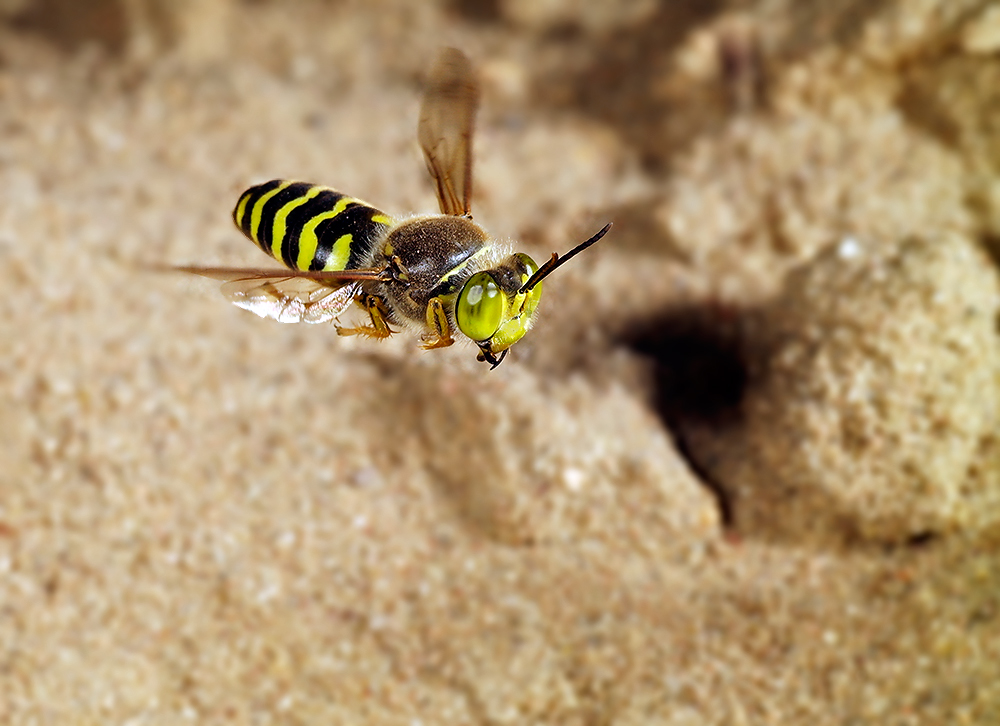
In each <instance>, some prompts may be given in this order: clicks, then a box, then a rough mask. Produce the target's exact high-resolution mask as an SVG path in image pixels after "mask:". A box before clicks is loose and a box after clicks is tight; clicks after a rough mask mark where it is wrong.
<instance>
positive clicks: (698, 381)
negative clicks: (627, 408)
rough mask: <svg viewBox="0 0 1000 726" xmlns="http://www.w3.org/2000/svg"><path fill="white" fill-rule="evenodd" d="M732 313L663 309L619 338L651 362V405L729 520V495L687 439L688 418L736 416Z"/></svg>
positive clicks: (737, 357)
mask: <svg viewBox="0 0 1000 726" xmlns="http://www.w3.org/2000/svg"><path fill="white" fill-rule="evenodd" d="M737 330H738V329H737V321H736V316H735V315H733V314H732V311H727V310H724V309H722V308H718V307H711V306H705V307H703V308H688V309H682V310H673V311H668V312H664V313H662V314H660V315H658V316H654V317H651V318H647V319H645V320H642V321H639V322H637V323H634V324H632V325H630V326H629V327H628V328H627V329H626V332H625V333H624V335H623V336H622V342H623V343H624V344H625V345H627V346H628V347H629V348H631V349H632V350H634V351H635V352H636V353H638V354H640V355H642V356H645V357H647V358H649V359H650V360H651V361H652V363H653V381H654V405H655V407H656V410H657V412H658V413H659V415H660V417H661V418H662V419H663V422H664V424H665V425H666V426H667V427H668V428H669V429H670V431H671V433H672V434H673V436H674V440H675V441H676V442H677V447H678V450H679V451H680V452H681V454H682V455H683V456H684V458H685V459H686V460H687V462H688V465H689V466H690V467H691V469H692V470H693V471H694V472H695V474H697V475H698V477H699V478H700V479H701V481H702V482H704V483H705V484H706V486H708V488H709V489H711V490H712V492H713V493H714V494H715V496H716V497H717V499H718V500H719V508H720V511H721V514H722V522H723V524H724V525H726V526H728V525H729V524H730V523H731V522H732V511H731V504H730V502H729V498H728V496H727V494H726V493H725V491H724V490H723V488H722V487H721V486H720V485H719V483H718V482H715V481H714V480H713V479H712V477H711V476H709V475H708V472H707V469H706V467H704V466H702V464H701V462H699V460H698V458H697V457H696V456H694V455H693V454H692V451H691V449H690V447H689V445H688V442H687V440H686V436H685V431H686V428H687V426H686V425H687V424H697V425H699V426H706V425H707V426H712V425H720V426H721V425H724V424H726V423H730V422H732V421H734V420H735V419H736V417H737V416H739V409H740V402H741V400H742V398H743V391H744V389H745V387H746V383H747V371H746V364H745V361H744V359H743V356H742V355H741V352H740V344H739V337H738V332H737Z"/></svg>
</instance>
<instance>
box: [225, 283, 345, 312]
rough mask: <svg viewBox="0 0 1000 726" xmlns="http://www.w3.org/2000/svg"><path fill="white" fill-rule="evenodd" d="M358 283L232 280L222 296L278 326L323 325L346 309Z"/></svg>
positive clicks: (226, 285) (227, 284)
mask: <svg viewBox="0 0 1000 726" xmlns="http://www.w3.org/2000/svg"><path fill="white" fill-rule="evenodd" d="M358 284H359V283H357V282H349V283H347V284H346V285H342V286H341V287H330V286H329V285H326V284H324V283H322V282H319V281H318V280H311V279H309V278H306V277H287V278H285V279H283V280H258V279H250V280H232V281H230V282H227V283H225V284H224V285H223V286H222V288H221V289H222V294H223V295H225V296H226V297H227V298H228V299H229V301H230V302H231V303H233V305H236V306H238V307H241V308H243V309H244V310H249V311H250V312H252V313H253V314H254V315H259V316H260V317H262V318H271V319H272V320H277V321H278V322H279V323H325V322H328V321H330V320H333V319H335V318H337V317H338V316H339V315H340V314H341V313H342V312H344V310H346V309H347V308H348V307H349V306H350V304H351V302H352V301H353V300H354V296H355V295H356V294H357V292H358Z"/></svg>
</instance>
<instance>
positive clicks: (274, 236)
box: [271, 186, 325, 270]
mask: <svg viewBox="0 0 1000 726" xmlns="http://www.w3.org/2000/svg"><path fill="white" fill-rule="evenodd" d="M324 190H325V187H319V186H314V187H312V188H311V189H310V190H309V191H307V192H306V193H305V194H303V195H302V196H301V197H298V198H297V199H293V200H292V201H290V202H288V204H286V205H285V206H283V207H282V208H281V209H279V210H278V211H277V213H276V214H275V215H274V224H273V226H272V228H271V255H272V256H273V257H274V259H276V260H280V259H283V258H284V255H283V254H282V245H284V244H285V232H286V231H287V222H288V215H289V214H291V212H292V210H293V209H295V208H296V207H301V206H302V205H303V204H305V203H306V202H308V201H309V200H310V199H313V198H314V197H316V196H317V195H318V194H319V193H320V192H322V191H324ZM299 244H300V245H301V238H300V243H299ZM300 250H301V247H300ZM301 258H302V255H301V253H300V254H299V259H301ZM299 269H306V270H307V269H309V268H308V267H304V268H303V267H300V268H299Z"/></svg>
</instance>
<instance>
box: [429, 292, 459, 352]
mask: <svg viewBox="0 0 1000 726" xmlns="http://www.w3.org/2000/svg"><path fill="white" fill-rule="evenodd" d="M427 330H428V331H429V332H428V333H427V334H425V335H424V336H423V338H422V339H421V347H422V348H423V349H424V350H431V349H433V348H447V347H448V346H449V345H451V344H452V343H454V342H455V339H454V338H452V337H451V325H449V324H448V316H447V315H445V312H444V305H442V304H441V298H438V297H432V298H431V301H430V302H429V303H427Z"/></svg>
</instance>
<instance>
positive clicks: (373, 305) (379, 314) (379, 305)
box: [337, 295, 396, 340]
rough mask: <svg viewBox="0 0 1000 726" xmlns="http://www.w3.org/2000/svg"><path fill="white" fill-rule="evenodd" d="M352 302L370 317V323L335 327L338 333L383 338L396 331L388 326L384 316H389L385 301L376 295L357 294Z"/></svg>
mask: <svg viewBox="0 0 1000 726" xmlns="http://www.w3.org/2000/svg"><path fill="white" fill-rule="evenodd" d="M354 302H356V303H357V304H358V305H360V306H361V307H363V308H364V309H365V312H367V313H368V317H369V318H371V321H372V324H371V325H359V326H358V327H356V328H341V327H339V326H338V327H337V334H338V335H364V336H365V337H367V338H375V339H377V340H383V339H385V338H388V337H389V336H390V335H392V334H393V333H395V332H396V331H395V330H393V329H392V328H390V327H389V323H388V322H387V321H386V318H387V317H389V310H388V309H387V308H386V306H385V301H384V300H382V298H380V297H378V296H377V295H358V296H357V297H356V298H354Z"/></svg>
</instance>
